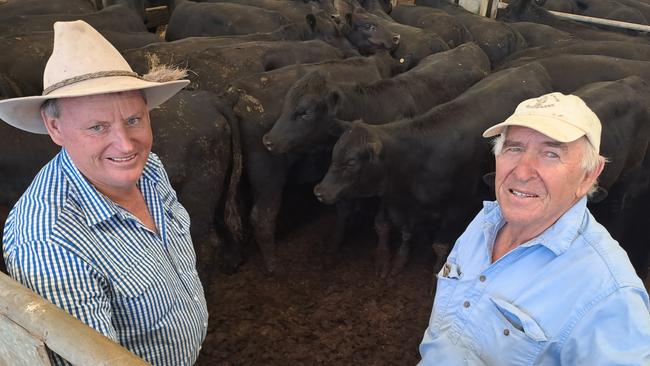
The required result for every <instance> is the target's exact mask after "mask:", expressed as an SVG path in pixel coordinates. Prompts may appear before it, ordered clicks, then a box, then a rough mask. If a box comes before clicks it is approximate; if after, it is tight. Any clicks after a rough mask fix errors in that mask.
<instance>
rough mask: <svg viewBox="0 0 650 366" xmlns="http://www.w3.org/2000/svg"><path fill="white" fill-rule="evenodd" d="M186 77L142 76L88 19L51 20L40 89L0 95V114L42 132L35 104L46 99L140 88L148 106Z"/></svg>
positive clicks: (12, 122) (181, 84)
mask: <svg viewBox="0 0 650 366" xmlns="http://www.w3.org/2000/svg"><path fill="white" fill-rule="evenodd" d="M188 83H189V81H188V80H172V81H165V82H157V81H150V80H145V79H144V78H143V77H141V76H139V75H138V74H136V73H135V72H133V70H132V69H131V67H130V66H129V64H128V63H127V62H126V60H125V59H124V57H122V55H121V54H120V53H119V51H117V49H115V47H113V45H111V44H110V43H109V42H108V41H107V40H106V39H105V38H104V37H103V36H102V35H101V34H99V32H97V31H96V30H95V29H94V28H93V27H91V26H90V25H88V23H86V22H84V21H81V20H77V21H72V22H56V23H54V48H53V50H52V55H51V56H50V58H49V60H48V61H47V65H46V66H45V71H44V73H43V88H44V90H43V94H42V95H37V96H29V97H22V98H13V99H5V100H0V119H2V120H4V121H5V122H7V123H8V124H10V125H12V126H14V127H17V128H20V129H21V130H25V131H28V132H33V133H41V134H46V133H47V129H46V128H45V125H44V123H43V119H42V118H41V111H40V107H41V105H42V104H43V102H45V101H46V100H47V99H54V98H67V97H80V96H88V95H96V94H105V93H116V92H124V91H130V90H142V91H143V92H144V95H145V98H146V100H147V107H148V108H149V109H150V110H151V109H153V108H155V107H157V106H158V105H160V104H161V103H163V102H165V101H166V100H167V99H169V98H171V97H172V96H174V94H176V93H178V92H179V91H180V90H181V89H183V87H185V86H186V85H187V84H188Z"/></svg>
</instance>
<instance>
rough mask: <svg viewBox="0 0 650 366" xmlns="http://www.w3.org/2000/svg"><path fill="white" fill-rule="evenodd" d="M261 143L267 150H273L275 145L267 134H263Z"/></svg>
mask: <svg viewBox="0 0 650 366" xmlns="http://www.w3.org/2000/svg"><path fill="white" fill-rule="evenodd" d="M262 143H263V144H264V147H266V149H267V150H268V151H273V148H274V146H275V145H274V144H273V141H271V139H270V138H269V136H268V135H264V136H263V137H262Z"/></svg>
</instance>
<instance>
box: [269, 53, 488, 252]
mask: <svg viewBox="0 0 650 366" xmlns="http://www.w3.org/2000/svg"><path fill="white" fill-rule="evenodd" d="M489 70H490V61H489V60H488V59H487V56H486V55H485V53H484V52H483V51H482V50H481V49H480V48H479V47H478V46H477V45H476V44H474V43H468V44H466V45H463V46H460V47H458V48H456V49H454V50H450V51H445V52H441V53H437V54H434V55H430V56H428V57H426V58H425V59H423V60H422V61H421V62H420V64H418V66H417V67H415V68H414V69H411V70H409V71H408V72H405V73H403V74H399V75H398V76H396V77H394V78H391V79H383V80H379V81H377V82H374V83H370V84H366V83H363V84H352V83H349V80H346V82H345V83H333V82H331V81H330V80H328V79H327V78H326V77H325V76H324V75H322V74H321V73H320V72H312V73H310V74H308V75H306V76H304V77H303V78H301V79H300V80H299V81H298V82H296V84H295V85H293V86H292V87H291V89H290V90H289V92H288V93H287V96H286V97H285V102H284V106H283V108H282V114H281V115H280V118H279V119H278V121H277V122H276V123H275V125H273V128H272V129H271V130H270V131H269V132H268V133H267V134H266V135H264V138H263V142H264V145H265V146H266V148H267V149H268V150H269V151H271V152H273V153H289V152H290V153H304V152H305V151H314V150H316V151H319V150H322V151H331V149H332V146H333V145H334V142H335V141H336V139H338V137H339V136H340V133H341V132H342V131H340V129H339V125H338V122H337V119H338V118H341V119H344V120H353V119H357V118H363V119H364V120H365V121H368V122H370V123H377V124H379V123H385V122H390V121H393V120H396V119H399V118H402V117H412V116H415V115H418V114H421V113H423V112H425V111H426V110H428V109H429V108H431V107H433V106H435V105H437V104H440V103H444V102H447V101H449V100H451V99H453V98H454V97H456V96H457V95H459V94H460V93H462V92H463V91H464V90H465V89H467V88H469V87H470V86H471V85H472V84H474V83H475V82H477V81H478V80H480V79H482V78H483V77H485V76H486V75H487V74H488V73H489ZM347 208H348V207H347V206H343V207H339V206H338V205H337V212H338V213H339V214H338V215H337V224H336V228H335V232H334V236H333V238H332V239H331V240H330V242H329V244H328V245H327V247H326V250H327V254H328V255H333V254H335V253H336V252H337V250H338V247H339V245H340V244H341V242H342V240H343V236H344V230H345V227H346V225H345V224H346V223H347V221H348V218H349V215H350V212H349V210H347Z"/></svg>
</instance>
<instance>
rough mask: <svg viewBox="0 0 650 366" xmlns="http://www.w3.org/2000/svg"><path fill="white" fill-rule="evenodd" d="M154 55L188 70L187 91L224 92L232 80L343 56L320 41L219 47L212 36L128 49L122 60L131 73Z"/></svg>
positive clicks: (140, 68) (340, 52) (142, 66)
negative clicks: (129, 67) (189, 81)
mask: <svg viewBox="0 0 650 366" xmlns="http://www.w3.org/2000/svg"><path fill="white" fill-rule="evenodd" d="M150 55H156V56H157V57H158V58H159V60H160V62H162V63H163V64H176V65H182V66H183V67H185V68H187V69H189V70H190V71H191V72H190V73H189V80H191V84H190V86H189V87H188V88H189V89H203V90H211V91H214V92H223V91H224V90H225V89H226V88H227V87H228V86H229V85H230V84H231V83H232V82H233V81H234V80H237V79H239V78H241V77H244V76H248V75H251V74H255V73H259V72H264V71H271V70H274V69H277V68H280V67H283V66H287V65H295V64H301V63H313V62H319V61H327V60H333V59H341V58H343V57H344V53H343V52H342V51H340V50H339V49H337V48H334V47H333V46H330V45H328V44H327V43H325V42H323V41H319V40H313V41H274V42H247V43H241V44H235V45H230V46H222V45H221V42H220V41H219V40H218V39H213V38H212V37H192V38H186V39H181V40H178V41H174V42H162V43H154V44H150V45H148V46H145V47H143V48H139V49H132V50H128V51H126V52H125V53H124V57H125V58H126V60H127V61H128V62H129V64H130V65H131V66H132V67H133V69H134V71H136V72H139V73H144V72H146V71H147V70H148V61H147V59H148V58H149V57H150Z"/></svg>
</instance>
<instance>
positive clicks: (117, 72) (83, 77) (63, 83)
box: [43, 70, 142, 95]
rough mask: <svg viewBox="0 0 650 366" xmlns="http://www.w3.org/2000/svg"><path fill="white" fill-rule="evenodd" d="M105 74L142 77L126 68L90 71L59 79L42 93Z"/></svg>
mask: <svg viewBox="0 0 650 366" xmlns="http://www.w3.org/2000/svg"><path fill="white" fill-rule="evenodd" d="M107 76H131V77H134V78H138V79H142V78H141V77H140V75H138V74H137V73H135V72H133V71H126V70H113V71H98V72H92V73H90V74H83V75H79V76H75V77H73V78H69V79H65V80H62V81H59V82H58V83H55V84H52V85H50V86H48V87H47V88H45V90H43V95H48V94H50V93H51V92H53V91H55V90H57V89H60V88H63V87H64V86H68V85H70V84H74V83H78V82H80V81H85V80H90V79H98V78H103V77H107Z"/></svg>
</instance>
